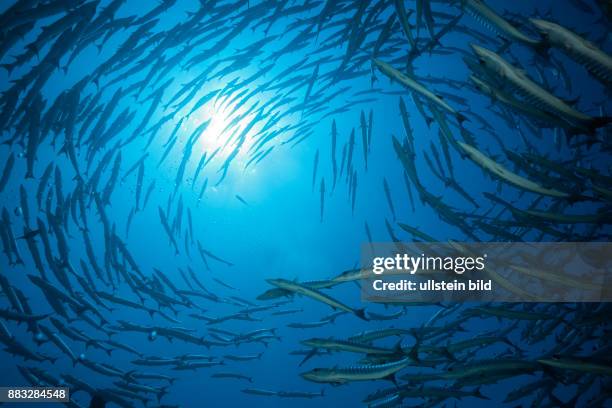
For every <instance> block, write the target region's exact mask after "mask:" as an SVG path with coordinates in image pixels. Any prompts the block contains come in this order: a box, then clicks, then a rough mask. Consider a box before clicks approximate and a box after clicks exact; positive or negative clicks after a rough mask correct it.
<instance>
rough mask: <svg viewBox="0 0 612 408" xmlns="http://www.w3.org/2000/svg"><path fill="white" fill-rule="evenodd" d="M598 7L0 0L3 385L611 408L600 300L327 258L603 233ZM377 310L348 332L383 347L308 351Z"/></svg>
mask: <svg viewBox="0 0 612 408" xmlns="http://www.w3.org/2000/svg"><path fill="white" fill-rule="evenodd" d="M610 7H611V5H610V3H609V2H606V1H601V2H592V1H587V0H571V1H570V0H565V1H556V2H555V1H538V2H535V1H519V2H504V1H488V2H487V3H486V5H485V4H484V3H482V2H480V1H479V0H465V1H427V0H417V1H416V2H414V1H401V0H397V1H386V0H385V1H371V2H370V1H304V2H297V1H242V0H238V1H227V2H226V1H207V0H200V1H188V0H164V1H150V2H149V1H132V0H110V1H107V0H94V1H77V0H49V1H45V0H24V1H17V2H13V1H3V2H2V4H0V10H1V11H2V14H1V15H0V61H1V66H2V69H0V91H1V92H2V94H1V97H0V106H1V111H0V126H1V131H2V135H1V140H2V145H0V171H2V173H0V204H1V205H0V207H2V210H1V211H2V215H1V224H2V228H1V232H2V244H3V254H2V255H0V276H2V283H1V286H2V291H0V309H1V310H2V312H1V313H0V323H2V324H1V325H0V339H1V342H2V343H3V347H2V349H3V351H0V367H2V373H1V374H0V386H38V385H40V386H47V385H48V386H58V385H61V386H68V387H69V388H70V390H71V397H72V402H70V403H66V405H68V406H83V407H87V406H90V401H91V400H92V398H93V397H94V396H98V397H99V398H100V399H101V400H103V401H104V402H106V403H107V405H108V406H126V407H131V406H141V405H143V404H145V403H146V405H147V406H149V407H154V406H167V407H170V406H180V407H200V406H213V407H242V406H246V405H249V406H261V407H284V406H289V405H290V406H292V407H296V408H297V407H308V406H315V405H318V406H325V407H332V406H379V407H381V406H458V407H463V406H465V407H490V406H510V407H514V406H524V407H528V406H568V407H569V406H593V407H598V406H606V404H609V403H610V401H609V398H610V397H611V394H610V389H611V387H610V375H611V373H612V364H610V362H609V358H610V357H609V356H610V341H609V338H610V324H609V312H610V307H609V304H607V303H584V304H564V303H546V304H536V303H526V304H476V303H469V304H432V305H423V304H405V305H397V304H375V303H370V302H363V301H362V299H361V291H360V289H359V280H360V278H359V276H357V277H354V278H351V279H347V280H346V282H342V281H341V279H340V278H339V277H340V276H342V275H341V274H342V273H343V272H346V271H349V273H350V271H354V270H359V267H360V255H361V249H362V245H367V244H368V243H372V242H374V243H376V242H394V241H397V242H400V241H402V242H412V241H430V240H431V241H435V242H445V241H449V240H455V241H464V242H474V241H484V242H499V241H525V242H565V241H582V242H589V241H609V238H610V223H611V220H612V215H611V214H612V212H611V211H612V209H611V200H612V193H610V191H611V190H610V189H611V188H612V182H611V180H612V178H610V177H611V174H610V170H611V168H610V163H611V162H610V160H609V158H610V149H611V145H610V139H609V130H610V129H609V126H607V123H608V122H609V121H607V120H606V119H607V118H608V116H607V114H608V112H609V111H610V100H609V91H610V80H611V78H612V66H611V65H606V64H609V63H610V57H609V56H608V55H607V54H606V52H609V51H610V46H611V44H610V20H609V17H610ZM530 19H542V20H546V21H552V22H555V23H556V24H558V25H559V26H561V27H565V28H567V29H570V30H572V32H574V33H576V35H580V36H581V37H582V38H584V39H587V40H588V41H590V42H591V43H592V44H594V45H589V46H590V47H594V48H595V51H592V53H591V54H589V53H587V54H586V55H587V56H586V59H583V60H580V61H578V60H577V59H580V58H577V57H576V56H575V54H572V53H571V52H570V51H568V49H571V47H570V46H574V48H575V47H587V46H586V45H585V44H583V43H577V45H574V44H569V45H568V47H567V48H564V47H565V45H564V44H566V45H567V42H566V43H564V42H563V41H560V42H556V38H555V37H554V36H553V35H548V36H546V35H545V34H543V33H542V32H541V31H540V30H538V28H537V27H536V26H535V24H534V23H532V22H531V21H530ZM515 30H517V31H515ZM521 35H522V36H524V37H522V36H521ZM472 44H475V45H478V46H481V47H484V48H486V49H488V50H491V51H493V52H494V53H496V55H499V56H501V57H500V58H504V59H505V60H506V61H508V63H509V64H511V65H513V66H514V67H516V68H517V69H518V68H520V69H521V70H523V71H524V75H526V76H527V77H529V78H530V80H531V81H533V82H534V83H537V84H538V85H539V86H541V87H542V89H545V90H546V91H547V92H549V94H547V95H555V96H557V97H558V98H559V101H561V103H562V104H563V106H561V107H560V106H559V104H556V105H555V103H557V102H556V101H553V102H551V100H550V99H547V98H548V96H545V97H543V98H540V99H537V98H533V99H531V98H530V97H529V95H525V92H524V90H522V91H521V88H520V86H518V85H520V84H518V85H517V84H516V83H513V81H517V80H516V79H514V80H513V79H509V78H507V77H503V76H500V74H499V72H497V71H495V70H494V69H491V67H490V66H488V65H487V63H486V61H483V60H482V59H480V60H479V58H478V53H477V52H475V51H474V49H473V48H472V47H471V45H472ZM579 51H580V49H579ZM588 58H593V59H595V62H592V61H590V60H589V59H588ZM606 58H607V59H606ZM382 64H389V66H391V67H392V70H386V71H385V68H384V67H385V65H382ZM398 74H399V75H402V76H404V77H403V78H408V81H405V80H402V77H401V76H398ZM470 76H476V77H477V78H480V79H482V80H483V81H485V82H486V83H487V84H489V86H490V89H494V91H493V92H494V93H496V95H497V97H495V98H492V97H490V95H487V94H486V93H483V91H482V89H479V88H478V87H477V86H475V82H474V81H473V80H470V79H469V77H470ZM519 80H520V79H519ZM410 81H412V82H410ZM414 83H416V84H417V86H412V87H411V86H410V85H407V84H414ZM418 85H421V86H422V87H419V86H418ZM528 91H529V90H528ZM428 92H429V93H428ZM540 95H541V94H540ZM504 97H505V98H506V102H507V100H511V101H514V102H516V104H514V105H512V104H508V103H505V101H504V99H503V98H504ZM567 106H571V107H572V110H569V109H566V107H567ZM521 108H522V110H521ZM576 111H578V112H580V113H582V114H584V115H586V116H587V118H582V117H578V115H577V114H575V112H576ZM572 115H573V116H572ZM457 141H461V143H466V144H468V145H470V146H473V148H474V149H477V151H479V152H482V153H481V154H484V155H486V156H487V157H489V158H490V159H491V160H492V161H494V162H497V163H499V164H501V165H502V166H504V167H505V168H506V169H508V170H509V171H510V172H513V173H516V174H518V175H521V177H522V179H521V180H519V181H518V182H516V179H514V180H515V182H512V181H509V180H510V179H511V178H512V177H511V176H507V174H508V173H505V175H506V176H504V175H501V176H500V174H499V173H495V171H494V170H492V168H491V165H484V166H483V165H482V163H481V164H480V165H479V163H477V162H476V160H473V157H474V156H470V155H469V154H467V153H466V151H465V150H462V148H461V146H462V145H460V144H458V142H457ZM527 179H529V180H531V181H533V182H534V183H536V184H537V186H538V187H533V186H532V185H526V183H525V182H524V181H525V180H527ZM545 188H546V189H553V190H554V191H556V192H558V191H560V192H562V194H557V195H555V194H541V189H545ZM538 189H540V190H538ZM345 276H346V275H345ZM270 279H285V280H287V281H289V282H294V283H296V285H297V286H298V287H307V288H308V287H312V288H314V290H315V294H316V293H324V294H326V295H327V296H330V297H332V298H333V299H339V300H340V301H341V302H342V305H345V306H346V305H349V307H348V309H349V310H345V311H344V313H340V312H341V311H342V310H341V309H340V312H338V310H333V309H332V308H330V306H329V304H325V303H326V302H321V301H317V300H316V299H312V298H310V297H309V296H300V295H294V292H292V291H291V290H287V289H286V288H285V289H283V288H280V287H275V286H273V285H272V284H271V283H270V282H269V281H268V280H270ZM309 282H320V283H321V282H322V284H321V286H319V287H317V286H316V285H314V284H313V285H311V284H309ZM309 285H310V286H309ZM274 289H276V292H274V291H273V290H274ZM271 290H272V292H270V291H271ZM298 293H300V292H299V291H298ZM266 294H267V295H266ZM362 308H365V313H366V315H365V316H366V319H362V318H359V316H358V313H357V311H358V310H359V309H362ZM473 308H480V309H473ZM470 309H472V312H467V311H468V310H470ZM474 310H476V312H477V313H474ZM504 311H511V312H512V313H505V314H504ZM336 312H338V313H336ZM354 312H355V313H354ZM500 315H501V316H500ZM330 316H331V317H330ZM300 325H303V326H312V327H300ZM292 326H293V327H292ZM383 329H394V330H395V329H398V330H397V332H396V333H394V335H392V336H384V335H382V334H381V335H380V336H378V337H376V335H373V337H372V340H368V341H366V340H365V338H359V337H356V338H353V339H351V340H353V342H354V343H359V344H369V345H375V346H376V347H378V348H385V349H386V350H392V348H393V347H394V346H395V344H396V343H397V342H398V341H400V342H401V349H402V350H404V352H401V353H400V354H401V355H396V354H389V353H387V354H385V353H383V352H380V350H379V351H378V352H380V353H381V355H382V356H383V358H381V357H380V355H379V356H377V355H376V354H375V353H374V355H372V354H368V353H355V352H350V351H349V352H343V351H333V352H332V351H330V352H326V348H325V347H321V348H312V347H309V346H307V345H304V344H303V342H304V341H305V340H307V339H312V338H320V339H328V338H331V339H344V340H346V339H349V338H351V336H356V335H357V334H359V333H362V332H364V331H373V332H375V331H378V330H383ZM474 339H480V340H481V341H479V340H477V341H473V343H470V344H465V343H463V344H464V345H465V347H464V346H457V347H456V351H451V349H452V345H453V344H455V345H456V344H458V343H460V342H462V341H467V340H474ZM312 350H315V354H314V355H313V354H312V353H311V351H312ZM345 351H346V350H345ZM409 351H410V353H409ZM309 353H310V354H309ZM414 353H416V358H415V354H414ZM305 357H307V358H306V359H305ZM403 359H407V360H408V359H411V360H410V362H409V364H407V365H406V366H405V367H403V368H402V369H401V370H400V371H398V372H397V373H396V374H395V375H394V376H393V378H389V377H387V376H384V378H383V377H380V378H370V379H368V380H366V381H351V380H349V381H340V382H346V383H344V384H342V385H339V384H338V383H337V382H334V381H315V382H313V381H311V380H308V378H305V376H303V375H301V374H304V373H306V372H310V371H311V370H313V369H315V368H326V369H334V368H335V369H338V368H340V369H342V368H347V367H353V368H354V369H358V368H359V367H357V368H355V366H361V367H363V366H368V367H370V368H371V369H373V370H376V369H379V368H380V366H382V365H384V364H393V363H394V362H397V361H403ZM303 360H305V361H303ZM543 361H544V362H543ZM555 362H556V363H555ZM474 367H480V369H476V370H472V371H469V369H470V368H474ZM380 369H382V368H380ZM448 373H453V375H449V374H448ZM456 373H458V374H456ZM147 374H149V375H148V376H147ZM215 374H217V375H218V374H226V375H224V376H217V377H215ZM227 374H230V375H227ZM426 374H428V375H429V377H427V375H426ZM389 379H392V380H393V381H389ZM381 390H386V391H385V392H384V393H383V394H379V398H375V397H372V398H370V399H369V400H366V401H365V402H364V400H365V399H366V397H367V396H368V395H371V394H373V393H375V392H377V391H381ZM512 392H514V394H512ZM4 405H6V406H12V405H11V404H4ZM14 405H15V406H26V405H27V403H22V404H21V405H18V404H14ZM47 405H48V406H53V405H50V404H47ZM36 406H45V404H37V405H36ZM91 406H97V405H93V403H92V405H91Z"/></svg>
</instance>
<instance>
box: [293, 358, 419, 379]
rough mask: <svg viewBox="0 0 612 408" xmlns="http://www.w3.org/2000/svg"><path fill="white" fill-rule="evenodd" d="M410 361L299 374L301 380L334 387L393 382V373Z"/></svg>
mask: <svg viewBox="0 0 612 408" xmlns="http://www.w3.org/2000/svg"><path fill="white" fill-rule="evenodd" d="M411 361H412V360H411V359H410V358H408V357H406V358H403V359H401V360H398V361H394V362H392V363H387V364H371V365H363V366H352V367H344V368H338V367H335V368H315V369H313V370H311V371H308V372H305V373H302V374H300V375H301V376H302V378H304V379H306V380H309V381H313V382H319V383H331V384H335V385H340V384H346V383H349V382H352V381H372V380H383V379H388V380H390V381H393V382H395V373H397V372H398V371H400V370H402V369H404V368H406V367H408V365H409V364H410V362H411Z"/></svg>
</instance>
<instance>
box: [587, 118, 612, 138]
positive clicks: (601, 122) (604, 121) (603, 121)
mask: <svg viewBox="0 0 612 408" xmlns="http://www.w3.org/2000/svg"><path fill="white" fill-rule="evenodd" d="M610 123H612V116H601V117H596V118H593V119H591V121H589V124H588V128H589V131H590V133H591V134H594V133H595V131H596V130H597V129H599V128H601V127H604V126H608V125H609V124H610Z"/></svg>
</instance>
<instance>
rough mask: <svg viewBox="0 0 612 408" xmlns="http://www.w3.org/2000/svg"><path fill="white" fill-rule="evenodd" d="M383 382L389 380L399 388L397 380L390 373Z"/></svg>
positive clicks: (393, 374)
mask: <svg viewBox="0 0 612 408" xmlns="http://www.w3.org/2000/svg"><path fill="white" fill-rule="evenodd" d="M385 380H389V381H391V382H392V383H393V384H395V387H396V388H399V385H398V383H397V379H396V378H395V373H391V374H389V375H388V376H386V377H385Z"/></svg>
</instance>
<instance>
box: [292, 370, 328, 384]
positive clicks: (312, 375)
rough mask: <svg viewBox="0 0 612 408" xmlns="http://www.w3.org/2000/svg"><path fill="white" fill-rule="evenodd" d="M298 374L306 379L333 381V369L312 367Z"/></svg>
mask: <svg viewBox="0 0 612 408" xmlns="http://www.w3.org/2000/svg"><path fill="white" fill-rule="evenodd" d="M300 376H301V377H302V378H304V379H305V380H308V381H314V382H334V376H333V371H332V370H329V369H327V368H313V369H312V370H310V371H307V372H305V373H301V374H300Z"/></svg>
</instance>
